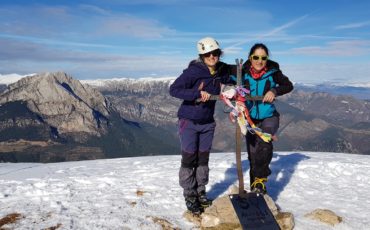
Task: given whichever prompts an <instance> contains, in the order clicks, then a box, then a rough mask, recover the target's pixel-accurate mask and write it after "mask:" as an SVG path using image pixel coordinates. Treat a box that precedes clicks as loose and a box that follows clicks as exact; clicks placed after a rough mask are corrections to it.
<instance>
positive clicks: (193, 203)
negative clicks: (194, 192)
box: [185, 196, 203, 215]
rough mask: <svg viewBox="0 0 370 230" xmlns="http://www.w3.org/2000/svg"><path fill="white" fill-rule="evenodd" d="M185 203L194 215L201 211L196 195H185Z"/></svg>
mask: <svg viewBox="0 0 370 230" xmlns="http://www.w3.org/2000/svg"><path fill="white" fill-rule="evenodd" d="M185 204H186V207H187V209H188V210H189V211H190V212H192V213H193V214H195V215H199V214H200V213H201V212H202V211H203V209H202V207H201V205H200V203H199V201H198V198H197V197H196V196H189V197H185Z"/></svg>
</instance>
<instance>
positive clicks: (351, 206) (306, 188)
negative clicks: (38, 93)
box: [0, 152, 370, 230]
mask: <svg viewBox="0 0 370 230" xmlns="http://www.w3.org/2000/svg"><path fill="white" fill-rule="evenodd" d="M242 160H243V169H244V181H249V176H248V169H249V163H248V160H247V155H246V154H245V153H244V154H243V156H242ZM179 165H180V156H150V157H137V158H121V159H106V160H94V161H78V162H63V163H50V164H40V163H16V164H15V163H0V207H1V208H0V217H1V218H2V217H4V216H6V215H8V214H12V213H18V214H20V218H19V219H18V220H17V221H16V222H14V223H12V224H8V225H5V226H2V227H8V228H11V229H45V228H50V227H60V229H151V230H152V229H162V227H161V225H160V223H161V221H162V223H163V222H166V221H167V222H168V223H167V224H169V225H170V226H172V227H173V228H179V229H193V228H194V225H193V224H192V223H190V222H188V221H187V220H186V219H185V218H184V217H183V213H184V211H185V209H186V207H185V204H184V200H183V196H182V189H181V188H180V186H179V185H178V168H179ZM271 167H272V171H273V174H272V175H271V176H270V177H269V181H268V183H267V186H268V187H267V188H268V193H269V194H270V196H271V197H272V198H273V199H274V200H275V202H276V203H277V205H278V206H280V207H281V209H282V210H283V211H287V212H291V213H293V215H294V218H295V229H307V230H308V229H316V230H319V229H356V230H358V229H364V230H365V229H369V227H370V218H369V214H370V211H369V207H370V200H369V195H368V192H369V191H370V182H369V176H368V172H369V169H370V157H369V156H366V155H353V154H341V153H321V152H319V153H309V152H277V153H274V158H273V161H272V163H271ZM210 170H211V171H210V183H209V185H208V186H207V190H208V194H209V196H210V197H211V198H217V197H220V196H223V195H226V194H227V192H228V189H229V187H230V186H232V185H237V184H238V181H237V173H236V166H235V154H234V153H213V154H211V159H210ZM248 186H249V185H248V184H246V188H248ZM318 208H321V209H329V210H331V211H333V212H335V213H336V214H337V215H339V216H341V217H342V218H343V222H342V223H340V224H338V225H336V226H335V227H331V226H329V225H326V224H324V223H321V222H318V221H315V220H311V219H308V218H307V217H304V215H305V214H307V213H309V212H311V211H313V210H315V209H318Z"/></svg>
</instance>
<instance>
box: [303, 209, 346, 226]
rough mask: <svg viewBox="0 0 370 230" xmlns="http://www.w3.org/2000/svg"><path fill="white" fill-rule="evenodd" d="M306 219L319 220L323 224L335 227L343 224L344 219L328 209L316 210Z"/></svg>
mask: <svg viewBox="0 0 370 230" xmlns="http://www.w3.org/2000/svg"><path fill="white" fill-rule="evenodd" d="M305 217H307V218H310V219H313V220H318V221H320V222H322V223H326V224H329V225H331V226H334V225H336V224H339V223H341V222H342V220H343V218H342V217H340V216H338V215H337V214H335V213H334V212H333V211H331V210H328V209H315V210H314V211H312V212H310V213H308V214H306V215H305Z"/></svg>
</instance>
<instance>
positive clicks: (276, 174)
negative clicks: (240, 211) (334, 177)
mask: <svg viewBox="0 0 370 230" xmlns="http://www.w3.org/2000/svg"><path fill="white" fill-rule="evenodd" d="M306 159H309V157H307V156H305V155H303V154H301V153H291V154H289V155H281V154H278V153H274V155H273V159H272V162H271V164H270V169H271V171H272V173H271V175H270V176H269V177H268V182H267V184H266V187H267V191H268V194H269V195H270V197H271V198H272V199H273V200H277V198H278V196H279V194H280V193H281V192H282V191H283V190H284V188H285V187H286V186H287V185H288V184H289V181H290V179H291V177H292V175H293V173H294V171H295V169H296V167H297V165H298V163H299V162H300V161H302V160H306ZM242 168H243V175H244V189H245V190H247V191H249V161H248V160H242ZM247 172H248V173H247ZM233 184H235V185H237V186H238V185H239V184H238V176H237V168H236V163H234V164H233V165H232V167H230V168H228V169H227V170H226V171H225V178H224V179H223V180H222V181H219V182H217V183H215V184H214V185H212V187H211V188H210V190H209V191H208V195H209V197H210V198H211V199H215V198H217V197H219V196H220V195H222V194H223V193H225V192H226V191H227V190H228V188H229V187H230V186H231V185H233Z"/></svg>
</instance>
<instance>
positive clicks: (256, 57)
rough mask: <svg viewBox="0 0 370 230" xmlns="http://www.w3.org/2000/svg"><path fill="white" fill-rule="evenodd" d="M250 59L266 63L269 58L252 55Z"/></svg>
mask: <svg viewBox="0 0 370 230" xmlns="http://www.w3.org/2000/svg"><path fill="white" fill-rule="evenodd" d="M251 58H252V59H253V60H255V61H257V60H262V61H266V60H267V59H268V58H269V57H268V56H257V55H252V56H251Z"/></svg>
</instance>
